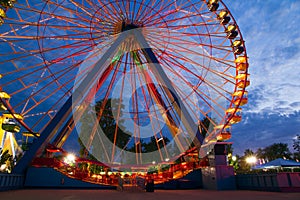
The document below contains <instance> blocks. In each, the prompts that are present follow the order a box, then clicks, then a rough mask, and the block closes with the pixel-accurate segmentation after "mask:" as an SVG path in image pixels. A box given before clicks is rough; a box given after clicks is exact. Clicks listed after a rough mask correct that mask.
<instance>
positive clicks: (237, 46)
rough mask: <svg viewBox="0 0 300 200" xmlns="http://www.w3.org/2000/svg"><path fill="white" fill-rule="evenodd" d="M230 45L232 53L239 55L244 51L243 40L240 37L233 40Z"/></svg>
mask: <svg viewBox="0 0 300 200" xmlns="http://www.w3.org/2000/svg"><path fill="white" fill-rule="evenodd" d="M231 46H232V48H233V52H234V54H236V55H240V54H242V53H244V51H245V48H244V41H243V40H241V39H236V40H235V41H233V42H232V45H231Z"/></svg>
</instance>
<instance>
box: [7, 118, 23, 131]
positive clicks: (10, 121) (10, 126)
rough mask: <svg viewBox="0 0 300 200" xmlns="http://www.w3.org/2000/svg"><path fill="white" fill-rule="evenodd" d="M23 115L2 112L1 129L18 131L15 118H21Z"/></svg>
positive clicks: (18, 126)
mask: <svg viewBox="0 0 300 200" xmlns="http://www.w3.org/2000/svg"><path fill="white" fill-rule="evenodd" d="M22 119H23V116H22V115H20V114H3V122H2V129H3V130H5V131H7V132H11V133H18V132H20V130H21V127H20V125H19V123H18V121H17V120H22Z"/></svg>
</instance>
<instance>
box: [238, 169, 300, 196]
mask: <svg viewBox="0 0 300 200" xmlns="http://www.w3.org/2000/svg"><path fill="white" fill-rule="evenodd" d="M236 183H237V188H238V189H242V190H263V191H290V192H292V191H300V173H296V172H295V173H293V172H292V173H290V172H282V173H274V174H239V175H236Z"/></svg>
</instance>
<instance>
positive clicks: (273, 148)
mask: <svg viewBox="0 0 300 200" xmlns="http://www.w3.org/2000/svg"><path fill="white" fill-rule="evenodd" d="M291 155H292V154H291V152H290V150H289V148H288V144H283V143H274V144H272V145H270V146H267V147H266V148H264V149H263V154H262V156H263V158H264V159H268V160H269V161H271V160H275V159H277V158H286V159H290V158H291Z"/></svg>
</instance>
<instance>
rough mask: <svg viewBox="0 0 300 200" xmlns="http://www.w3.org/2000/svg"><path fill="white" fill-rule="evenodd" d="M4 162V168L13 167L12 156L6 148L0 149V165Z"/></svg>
mask: <svg viewBox="0 0 300 200" xmlns="http://www.w3.org/2000/svg"><path fill="white" fill-rule="evenodd" d="M4 164H6V165H7V167H6V169H9V170H11V169H12V167H13V156H12V155H10V154H9V152H8V150H6V151H4V152H3V151H2V150H1V151H0V167H1V166H2V165H4Z"/></svg>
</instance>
